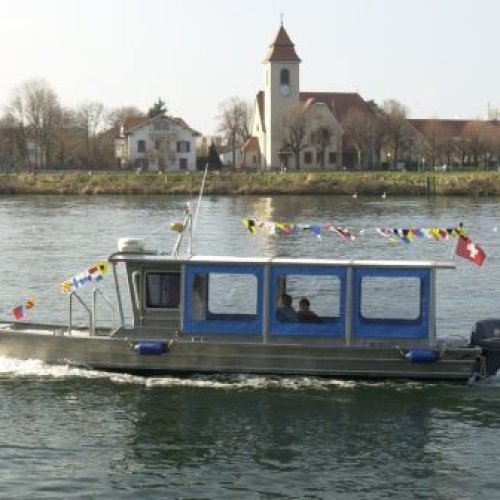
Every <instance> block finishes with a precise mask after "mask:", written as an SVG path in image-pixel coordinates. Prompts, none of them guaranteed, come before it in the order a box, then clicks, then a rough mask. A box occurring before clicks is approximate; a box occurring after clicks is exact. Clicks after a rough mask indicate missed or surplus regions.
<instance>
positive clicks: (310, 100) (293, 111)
mask: <svg viewBox="0 0 500 500" xmlns="http://www.w3.org/2000/svg"><path fill="white" fill-rule="evenodd" d="M300 63H301V60H300V58H299V56H298V55H297V52H296V51H295V46H294V44H293V43H292V41H291V40H290V37H289V36H288V34H287V32H286V30H285V28H284V27H283V25H281V26H280V28H279V31H278V33H277V35H276V37H275V39H274V41H273V42H272V43H271V45H270V46H269V50H268V52H267V54H266V57H265V59H264V61H263V66H264V80H263V82H264V90H261V91H259V92H258V93H257V96H256V98H255V104H254V111H253V119H252V126H251V134H252V135H251V137H250V138H249V139H248V140H247V141H246V143H245V144H244V146H243V165H244V166H245V167H254V168H262V169H269V168H273V167H274V168H276V167H287V168H291V169H294V168H297V160H298V163H299V165H298V166H299V167H300V168H306V169H307V168H318V167H321V168H325V169H340V168H342V167H343V166H345V165H348V166H350V164H352V160H353V157H354V153H353V151H352V148H351V149H350V148H349V141H348V138H346V136H345V133H344V130H343V129H342V126H341V121H342V117H343V116H344V115H345V114H346V113H347V112H348V111H349V110H350V109H353V108H358V109H360V110H362V111H363V112H366V113H371V112H372V111H371V109H370V107H369V106H368V104H367V103H366V102H365V101H364V100H363V98H362V97H361V96H360V95H359V94H358V93H346V92H304V91H301V89H300ZM297 135H299V136H301V137H297Z"/></svg>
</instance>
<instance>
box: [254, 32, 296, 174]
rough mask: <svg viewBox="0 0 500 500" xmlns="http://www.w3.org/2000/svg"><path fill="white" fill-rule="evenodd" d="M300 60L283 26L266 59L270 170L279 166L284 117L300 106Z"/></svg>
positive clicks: (265, 149) (265, 106) (266, 146)
mask: <svg viewBox="0 0 500 500" xmlns="http://www.w3.org/2000/svg"><path fill="white" fill-rule="evenodd" d="M300 62H301V61H300V58H299V56H298V55H297V53H296V52H295V45H294V44H293V43H292V41H291V40H290V37H289V36H288V33H287V32H286V30H285V28H284V27H283V24H282V25H281V26H280V29H279V31H278V34H277V35H276V37H275V39H274V41H273V43H272V44H271V45H270V46H269V50H268V52H267V55H266V58H265V59H264V62H263V64H264V113H265V118H264V122H265V127H266V128H265V130H266V139H265V147H264V157H265V163H266V165H265V166H266V167H271V166H275V167H277V166H279V165H280V159H279V157H278V152H279V151H280V149H281V146H282V137H283V117H284V116H285V115H286V113H287V112H288V111H289V110H290V109H291V108H293V107H294V106H296V105H298V103H299V89H300V87H299V73H300V72H299V65H300Z"/></svg>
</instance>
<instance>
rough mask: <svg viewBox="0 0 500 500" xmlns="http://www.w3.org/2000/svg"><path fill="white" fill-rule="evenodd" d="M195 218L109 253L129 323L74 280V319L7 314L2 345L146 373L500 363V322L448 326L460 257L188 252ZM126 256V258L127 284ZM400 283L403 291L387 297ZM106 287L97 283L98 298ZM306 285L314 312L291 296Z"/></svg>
mask: <svg viewBox="0 0 500 500" xmlns="http://www.w3.org/2000/svg"><path fill="white" fill-rule="evenodd" d="M190 220H191V219H190V215H189V214H188V215H187V216H186V220H185V222H184V224H183V225H182V229H183V230H182V232H181V234H180V235H179V238H178V240H177V242H176V245H175V247H174V250H173V252H172V253H171V254H164V253H160V252H157V251H150V250H147V249H146V247H145V246H144V244H143V242H141V240H136V239H121V240H120V241H119V250H118V252H115V253H113V254H111V255H110V257H109V259H108V260H109V263H110V265H111V267H112V270H113V276H114V280H115V290H116V303H117V311H118V312H119V318H120V324H119V326H117V327H112V328H102V327H99V326H98V322H97V321H96V317H95V310H96V308H95V303H94V304H93V307H88V306H86V305H85V303H84V302H83V300H82V298H81V297H80V296H79V295H78V291H77V290H73V291H71V293H69V301H70V307H69V321H68V324H66V325H52V324H33V323H28V322H10V321H3V322H0V355H1V356H8V357H14V358H20V359H31V358H36V359H40V360H43V361H44V362H47V363H53V364H70V365H73V366H79V367H87V368H91V369H98V370H107V371H118V372H127V373H134V374H143V375H162V374H193V373H253V374H276V375H307V376H324V377H348V378H404V379H419V380H423V379H444V380H469V379H470V378H471V377H486V376H489V375H492V374H494V373H495V372H496V370H497V369H498V367H499V365H500V356H499V348H498V342H499V341H500V326H499V322H495V321H493V322H492V321H491V320H490V321H489V322H480V323H478V325H480V328H479V329H478V330H477V329H476V331H475V332H474V333H473V335H472V338H471V339H467V338H464V339H461V340H457V339H455V338H453V339H449V338H448V339H440V338H439V337H438V335H437V332H436V279H437V274H438V272H443V271H445V270H449V269H453V267H454V265H453V264H452V263H439V262H434V261H399V260H398V261H388V260H335V259H288V258H287V259H285V258H238V257H220V256H204V257H202V256H194V255H191V249H190V240H188V249H187V252H186V253H185V254H181V253H180V251H179V248H180V245H181V241H182V238H183V235H184V234H185V233H186V232H188V233H189V232H190V230H191V223H190ZM118 266H124V267H125V270H126V277H127V290H126V293H123V296H122V286H121V285H120V280H119V279H118V272H117V268H118ZM391 290H392V297H394V290H396V291H397V293H396V297H397V298H396V300H394V298H392V299H391V298H389V301H388V300H387V295H389V296H390V295H391ZM314 294H315V295H314ZM101 295H102V293H100V290H99V288H96V289H95V291H94V293H93V297H94V299H96V300H97V298H98V297H100V296H101ZM303 295H306V296H307V298H308V299H309V302H311V303H312V305H313V307H314V308H315V309H316V316H315V317H314V316H311V315H309V317H307V318H304V317H303V316H302V315H301V314H300V312H299V311H297V310H296V309H294V308H293V305H291V304H290V299H291V301H293V300H295V303H297V300H298V299H300V298H301V297H302V296H303ZM284 297H289V299H288V304H287V307H288V310H289V312H290V310H291V311H293V312H291V314H288V315H284V314H283V311H282V310H281V309H282V308H283V304H282V302H283V298H284ZM400 297H405V300H404V301H403V300H402V299H401V298H400ZM125 298H127V300H128V299H130V301H131V305H132V316H133V324H131V325H127V324H126V322H125V315H124V300H125ZM75 300H78V301H79V302H81V303H82V304H83V305H84V306H85V307H86V310H87V312H88V317H89V322H88V325H86V326H79V327H76V326H75V325H73V319H72V318H73V312H72V310H73V306H74V304H75V303H76V302H75ZM285 302H286V301H285ZM380 302H381V303H382V304H383V306H380V305H379V303H380ZM110 303H111V302H110ZM401 311H402V312H401ZM311 318H314V319H311ZM495 339H496V340H495Z"/></svg>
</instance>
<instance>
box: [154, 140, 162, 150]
mask: <svg viewBox="0 0 500 500" xmlns="http://www.w3.org/2000/svg"><path fill="white" fill-rule="evenodd" d="M161 143H162V140H161V139H156V141H155V150H156V151H160V149H161Z"/></svg>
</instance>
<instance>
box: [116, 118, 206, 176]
mask: <svg viewBox="0 0 500 500" xmlns="http://www.w3.org/2000/svg"><path fill="white" fill-rule="evenodd" d="M199 135H200V134H199V133H198V132H196V130H193V129H192V128H191V127H189V126H188V125H187V123H186V122H185V121H184V120H182V118H174V117H170V116H164V115H159V116H155V117H154V118H148V117H145V118H139V117H133V118H128V119H127V120H126V121H125V123H124V125H123V127H122V129H121V131H120V137H118V138H117V139H116V140H115V157H116V158H117V160H118V161H119V162H120V165H121V166H123V167H131V168H135V169H137V170H140V171H142V170H149V171H152V172H154V171H159V170H161V171H180V170H196V139H197V137H199Z"/></svg>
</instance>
